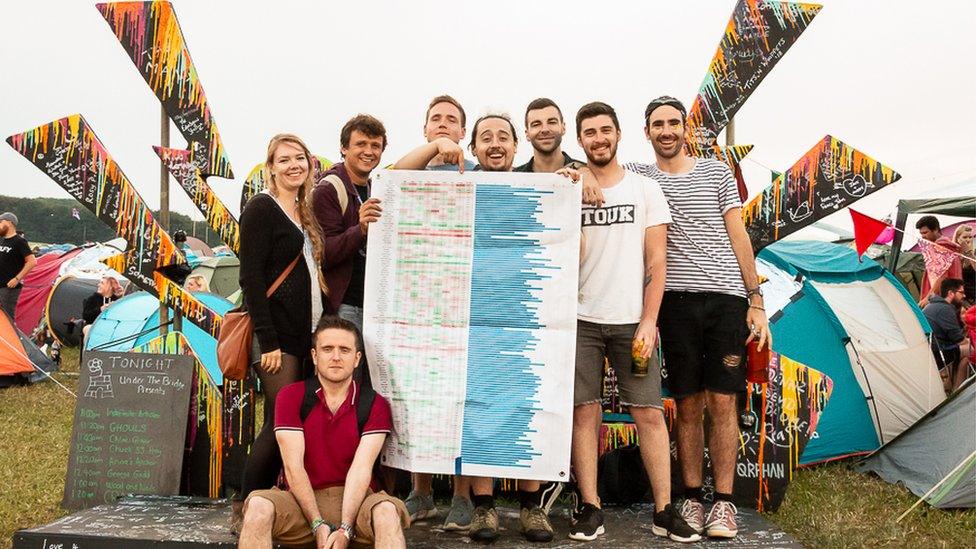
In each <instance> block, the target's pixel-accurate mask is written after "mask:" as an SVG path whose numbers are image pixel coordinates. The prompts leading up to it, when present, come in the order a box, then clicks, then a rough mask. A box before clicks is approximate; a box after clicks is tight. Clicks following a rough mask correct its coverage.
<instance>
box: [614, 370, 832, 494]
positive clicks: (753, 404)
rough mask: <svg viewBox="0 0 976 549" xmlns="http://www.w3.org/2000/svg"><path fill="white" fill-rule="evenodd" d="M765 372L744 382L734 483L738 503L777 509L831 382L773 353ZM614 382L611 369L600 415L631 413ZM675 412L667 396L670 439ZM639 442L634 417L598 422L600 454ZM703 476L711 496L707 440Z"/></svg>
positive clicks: (675, 480)
mask: <svg viewBox="0 0 976 549" xmlns="http://www.w3.org/2000/svg"><path fill="white" fill-rule="evenodd" d="M610 372H612V370H610ZM769 377H770V379H769V383H767V384H765V385H759V384H749V385H748V404H747V406H746V409H745V414H746V415H747V416H749V417H751V419H752V420H753V422H752V426H749V427H747V426H743V425H741V424H740V431H739V454H738V458H737V459H736V470H735V484H734V489H733V493H734V494H735V498H736V504H737V505H742V506H745V507H749V508H753V509H758V510H760V511H775V510H776V509H778V508H779V506H780V504H781V503H782V502H783V497H784V496H785V495H786V489H787V487H788V485H789V483H790V481H791V480H792V479H793V472H794V471H795V470H796V467H797V464H798V463H799V460H800V455H802V454H803V449H804V448H806V445H807V443H808V442H809V441H810V437H812V436H813V434H814V432H816V430H817V422H818V421H819V419H820V414H821V413H822V412H823V409H824V407H825V406H826V405H827V401H828V399H829V398H830V393H831V390H832V389H833V382H832V381H831V379H830V378H829V377H827V376H826V375H824V374H822V373H821V372H819V371H817V370H814V369H812V368H809V367H807V366H804V365H802V364H800V363H798V362H795V361H793V360H790V359H788V358H786V357H783V356H780V355H778V354H776V353H773V354H772V357H771V359H770V365H769ZM614 387H615V382H614V380H613V379H612V375H611V376H608V381H607V382H606V383H605V384H604V399H603V405H604V411H605V416H604V417H613V418H615V419H625V418H629V416H627V415H624V414H622V412H623V411H624V410H622V409H621V408H620V407H619V403H618V401H617V400H616V392H615V389H614ZM607 413H609V414H612V415H610V416H608V415H607ZM676 413H677V411H676V406H675V402H674V400H672V399H670V398H665V399H664V417H665V422H666V424H667V426H668V432H669V434H670V435H671V439H672V442H674V441H675V437H676V429H677V422H676V418H677V416H676ZM706 436H707V433H706ZM638 442H639V441H638V438H637V429H636V426H635V425H634V424H633V423H627V422H618V421H615V422H609V423H604V424H603V426H602V427H601V431H600V454H601V455H602V454H604V453H605V452H607V451H610V450H613V449H615V448H618V447H622V446H626V445H628V444H637V443H638ZM676 448H677V446H676V445H675V444H673V445H672V454H671V459H672V463H671V472H672V479H671V482H672V486H673V487H674V489H675V490H680V489H681V483H682V481H681V474H680V472H681V470H680V468H679V467H680V465H679V462H678V456H677V449H676ZM703 479H704V483H703V486H704V492H705V498H706V499H709V500H711V498H712V496H713V493H714V486H715V482H714V478H713V477H712V475H711V461H710V459H709V456H708V447H707V441H706V448H705V460H704V476H703Z"/></svg>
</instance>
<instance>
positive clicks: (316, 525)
mask: <svg viewBox="0 0 976 549" xmlns="http://www.w3.org/2000/svg"><path fill="white" fill-rule="evenodd" d="M309 526H311V527H312V535H315V531H316V530H318V529H319V528H321V527H322V526H326V524H325V521H324V520H322V519H321V518H317V519H315V520H313V521H312V524H310V525H309Z"/></svg>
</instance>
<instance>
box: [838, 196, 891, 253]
mask: <svg viewBox="0 0 976 549" xmlns="http://www.w3.org/2000/svg"><path fill="white" fill-rule="evenodd" d="M847 210H848V211H849V212H851V221H853V222H854V245H855V246H856V248H857V260H858V261H860V260H861V255H862V254H864V252H866V251H867V249H868V248H870V247H871V244H873V243H874V241H875V239H877V238H878V235H880V234H881V232H882V231H884V230H885V229H887V228H888V224H887V223H885V222H884V221H879V220H877V219H875V218H873V217H868V216H866V215H864V214H862V213H861V212H858V211H856V210H854V209H853V208H848V209H847Z"/></svg>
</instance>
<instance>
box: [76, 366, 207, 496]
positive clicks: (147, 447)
mask: <svg viewBox="0 0 976 549" xmlns="http://www.w3.org/2000/svg"><path fill="white" fill-rule="evenodd" d="M192 375H193V359H192V358H191V357H189V356H182V355H161V354H149V353H126V352H99V351H86V352H85V353H84V355H83V357H82V361H81V375H80V376H79V382H78V401H77V404H76V406H75V420H74V425H73V428H72V433H71V446H70V448H69V457H68V474H67V477H66V480H65V487H64V499H63V500H62V505H63V506H64V507H65V508H69V509H80V508H86V507H92V506H95V505H99V504H102V503H110V502H113V501H115V499H116V498H117V497H119V496H123V495H127V494H153V495H174V494H177V493H178V492H179V488H180V470H181V467H182V462H183V447H184V440H185V437H186V426H187V410H188V407H189V403H190V383H191V380H192Z"/></svg>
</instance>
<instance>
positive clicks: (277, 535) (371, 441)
mask: <svg viewBox="0 0 976 549" xmlns="http://www.w3.org/2000/svg"><path fill="white" fill-rule="evenodd" d="M312 340H313V342H314V348H313V349H312V361H313V362H314V363H315V376H316V378H317V380H318V383H319V385H320V387H318V388H317V389H316V388H315V387H314V382H310V383H312V384H311V385H309V388H308V389H306V382H305V381H301V382H298V383H293V384H291V385H288V386H286V387H285V388H283V389H282V390H281V392H279V393H278V399H277V402H276V403H275V436H276V437H277V439H278V445H279V446H280V447H281V457H282V462H283V463H284V469H285V480H286V481H287V483H288V488H287V490H279V489H277V488H272V489H271V490H256V491H254V492H251V495H250V496H248V498H247V500H246V501H245V502H244V523H243V526H242V528H241V535H240V541H239V544H238V547H241V548H257V547H261V548H270V547H271V546H272V545H271V543H272V539H274V540H276V541H277V542H279V543H281V544H283V545H307V544H310V543H312V542H314V543H315V546H316V548H318V549H323V548H330V549H331V548H336V549H343V548H345V547H346V546H347V545H348V544H349V542H350V541H351V540H352V539H353V538H356V540H357V541H362V542H365V543H370V542H374V543H375V544H376V547H384V548H386V547H406V541H405V540H404V537H403V528H405V527H407V526H409V525H410V519H409V517H408V515H407V510H406V507H404V505H403V502H401V501H400V500H398V499H396V498H394V497H392V496H389V495H387V494H386V492H383V491H380V492H374V491H373V490H372V488H371V480H372V475H373V464H374V463H375V462H376V457H377V456H378V455H379V453H380V450H382V448H383V442H384V441H385V440H386V435H387V434H388V433H389V432H390V430H391V429H392V427H393V423H392V417H391V414H390V404H389V403H388V402H387V401H386V399H384V398H383V397H382V396H380V395H378V394H377V395H375V396H373V404H372V407H371V408H370V410H369V415H368V418H367V416H366V414H365V407H364V409H363V410H364V411H363V413H362V417H363V418H365V423H363V424H362V428H361V429H360V420H359V419H358V418H357V405H358V404H359V397H360V393H361V392H362V391H361V388H360V387H359V384H357V383H356V382H355V381H353V379H352V374H353V371H354V370H355V369H356V367H357V366H358V365H359V363H360V359H361V358H362V352H360V351H359V350H357V348H356V342H357V340H358V330H357V328H356V326H355V325H353V324H352V323H350V322H349V321H348V320H344V319H341V318H339V317H334V316H332V317H324V318H323V319H322V320H321V321H319V324H318V326H316V328H315V333H314V334H312ZM306 390H308V394H309V397H308V398H309V400H308V402H309V403H310V404H311V406H309V404H304V406H305V410H304V411H303V403H304V402H305V401H306ZM313 390H314V396H315V397H316V398H315V399H312V398H311V397H312V391H313ZM364 398H365V397H364ZM364 402H365V401H364ZM303 413H306V414H307V415H306V417H305V419H304V421H302V415H303ZM360 430H361V431H362V433H360Z"/></svg>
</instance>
